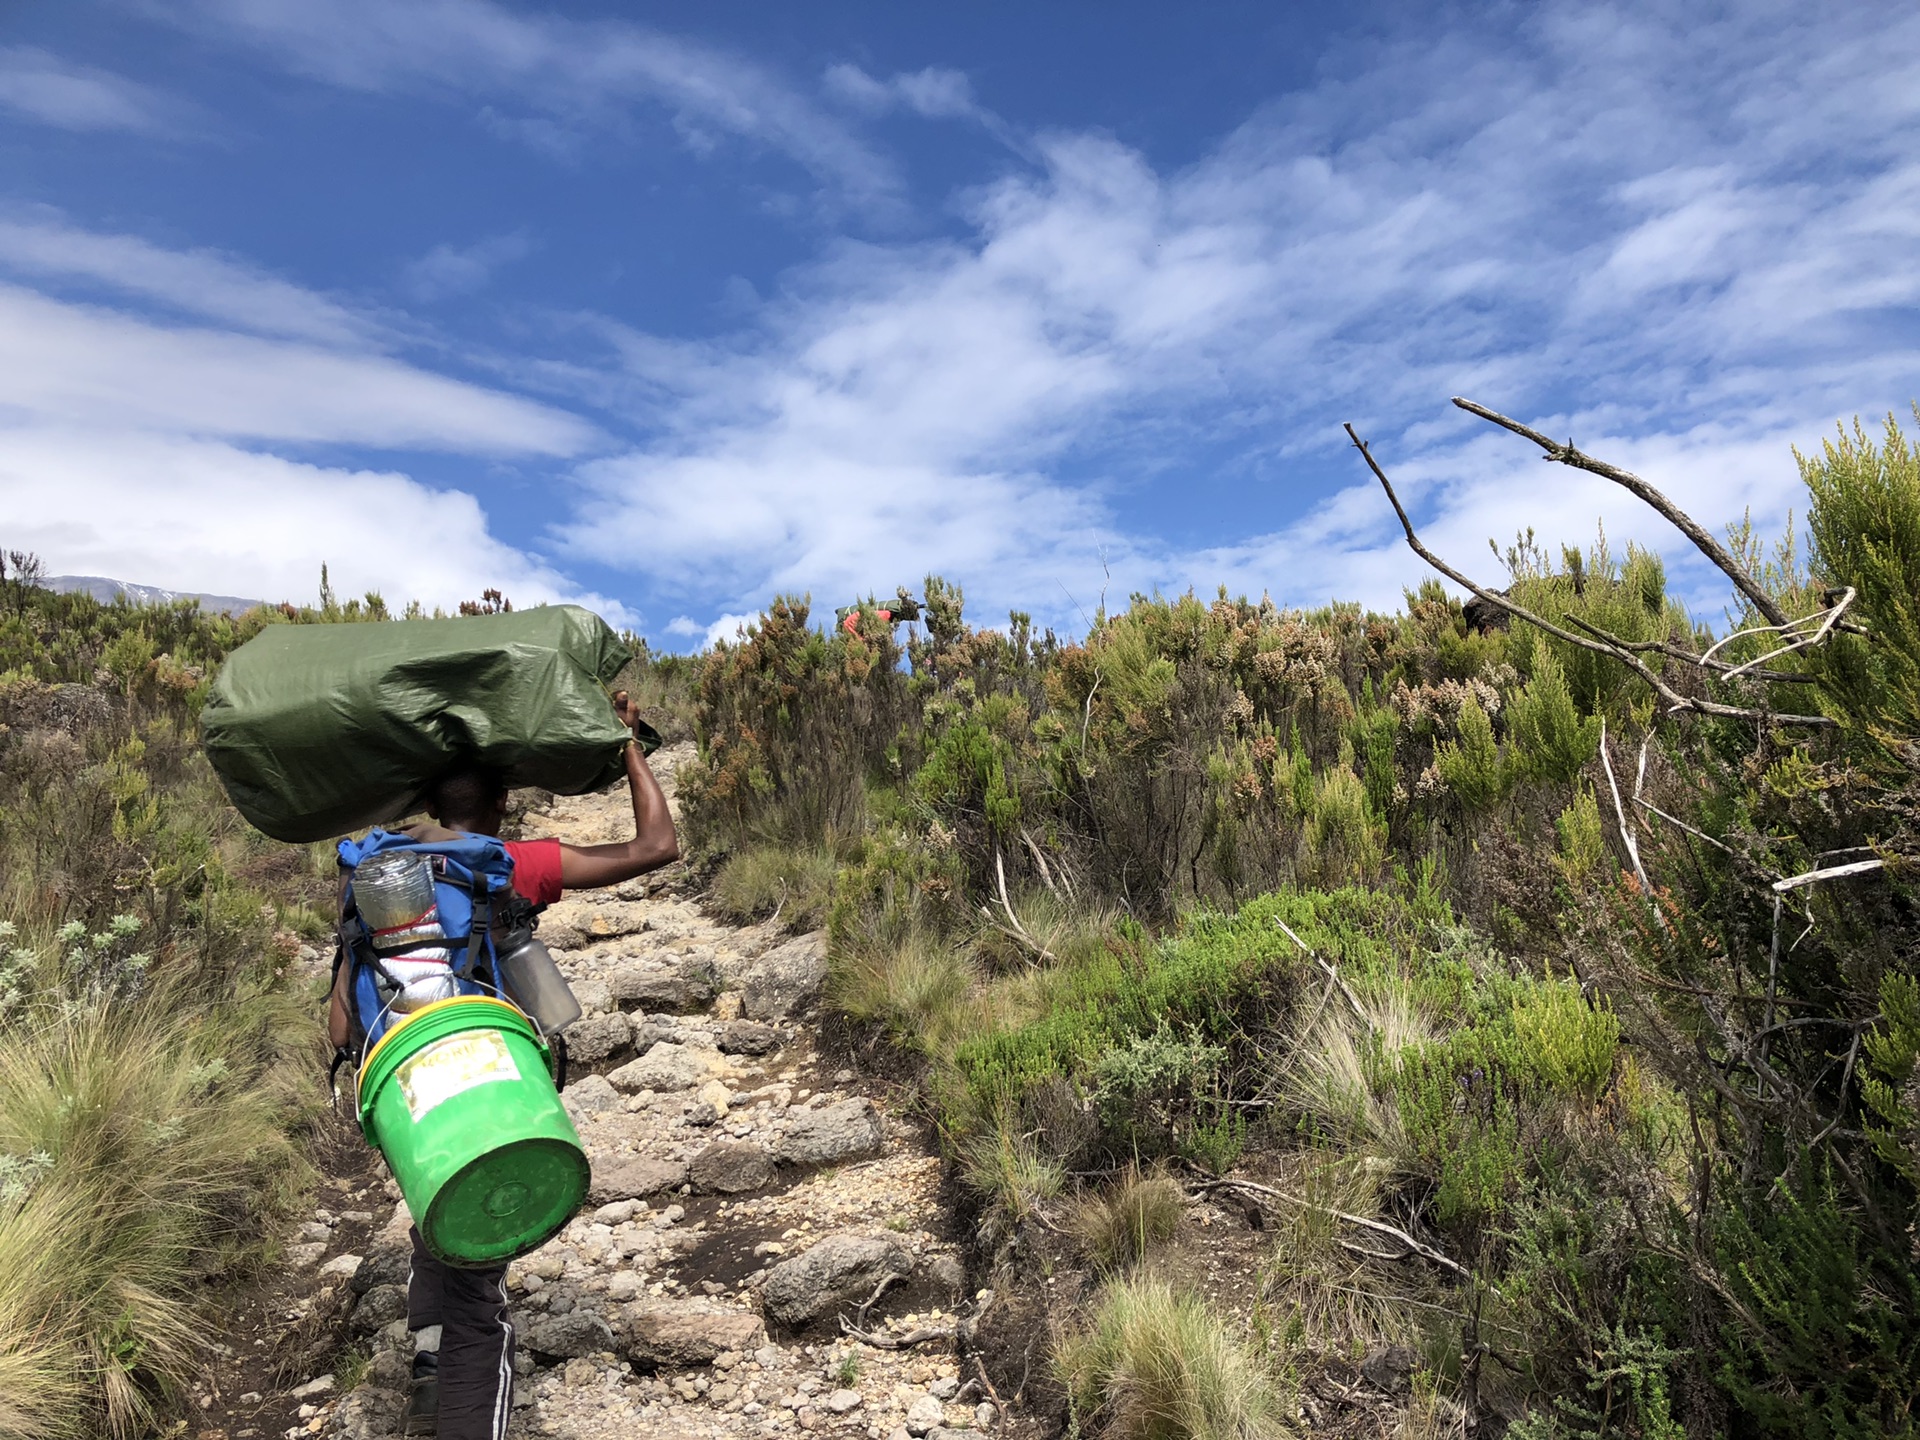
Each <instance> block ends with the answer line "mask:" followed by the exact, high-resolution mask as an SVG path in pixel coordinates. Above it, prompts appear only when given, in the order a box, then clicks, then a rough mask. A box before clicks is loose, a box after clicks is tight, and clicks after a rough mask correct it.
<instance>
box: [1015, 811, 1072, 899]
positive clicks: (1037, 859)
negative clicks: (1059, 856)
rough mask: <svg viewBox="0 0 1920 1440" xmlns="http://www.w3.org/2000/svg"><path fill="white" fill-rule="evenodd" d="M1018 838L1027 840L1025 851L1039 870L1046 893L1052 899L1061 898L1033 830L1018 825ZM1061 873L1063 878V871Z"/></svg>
mask: <svg viewBox="0 0 1920 1440" xmlns="http://www.w3.org/2000/svg"><path fill="white" fill-rule="evenodd" d="M1020 838H1021V839H1022V840H1024V841H1026V842H1027V851H1028V853H1029V854H1031V855H1032V856H1033V863H1034V865H1035V866H1036V867H1038V869H1039V871H1040V883H1041V884H1043V885H1045V886H1046V887H1047V891H1048V893H1049V894H1051V895H1052V896H1053V898H1054V899H1056V900H1059V899H1063V898H1064V897H1063V896H1062V895H1061V894H1060V887H1059V886H1058V885H1055V884H1054V883H1053V869H1052V867H1051V866H1049V865H1048V864H1047V856H1046V852H1045V851H1043V850H1042V849H1041V848H1040V842H1039V841H1037V840H1035V839H1034V838H1033V832H1032V831H1031V830H1029V829H1027V828H1026V827H1025V826H1024V825H1023V826H1021V827H1020ZM1062 874H1063V878H1064V872H1062Z"/></svg>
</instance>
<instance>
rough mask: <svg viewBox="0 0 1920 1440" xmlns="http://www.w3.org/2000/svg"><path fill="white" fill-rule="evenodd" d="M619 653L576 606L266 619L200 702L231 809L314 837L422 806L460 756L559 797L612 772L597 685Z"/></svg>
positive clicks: (614, 667)
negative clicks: (354, 619) (333, 620)
mask: <svg viewBox="0 0 1920 1440" xmlns="http://www.w3.org/2000/svg"><path fill="white" fill-rule="evenodd" d="M627 659H628V650H627V647H626V646H625V645H624V644H622V643H621V641H620V638H619V637H618V636H617V635H615V634H614V633H613V631H611V630H609V629H608V628H607V625H606V622H605V621H603V620H602V619H600V617H599V616H597V615H594V614H592V613H591V612H589V611H586V610H582V609H580V608H579V607H578V606H575V605H545V606H541V607H539V608H537V609H533V610H515V611H512V612H510V613H507V614H502V615H475V616H465V617H461V618H459V619H454V620H388V621H378V622H370V623H366V624H352V625H269V626H268V627H267V628H266V629H265V630H262V631H261V632H260V633H259V634H258V635H256V636H255V637H254V638H253V639H251V640H249V641H248V642H247V643H246V644H245V645H242V646H241V647H240V648H239V649H238V650H236V651H234V652H233V654H232V655H231V656H229V657H228V658H227V663H226V664H225V665H223V666H222V667H221V669H220V675H219V678H218V679H216V680H215V681H214V685H213V694H212V695H211V697H210V698H209V699H208V701H207V706H206V709H205V711H204V712H203V713H202V715H201V726H202V730H203V732H204V735H205V740H206V747H207V758H208V759H209V760H210V761H212V762H213V768H214V770H215V771H216V772H218V774H219V776H220V779H221V782H222V783H223V784H224V785H225V786H226V787H227V794H228V795H229V796H230V797H232V800H233V803H234V805H235V806H236V807H238V809H239V811H240V813H241V814H242V815H244V816H246V817H247V819H248V820H250V821H252V822H253V824H255V825H256V826H258V827H259V828H260V829H262V830H264V831H265V832H266V833H267V834H269V835H271V836H273V837H274V838H275V839H276V840H289V841H294V842H305V841H310V840H325V839H329V838H331V837H333V836H336V835H344V834H347V833H348V832H350V831H355V830H362V829H365V828H366V827H367V826H370V825H379V824H383V823H385V822H388V821H392V820H397V819H399V818H400V817H401V816H403V815H408V814H411V813H413V812H414V811H416V810H418V809H419V808H420V803H421V797H422V795H423V793H424V791H425V790H426V787H427V786H428V785H429V784H431V783H432V782H433V781H434V780H435V779H437V778H438V777H439V776H441V775H443V774H445V773H446V772H447V771H448V770H450V769H452V768H453V767H454V766H456V765H458V764H460V763H461V762H463V761H464V762H478V763H480V764H482V765H486V766H489V767H491V768H493V769H495V770H498V771H500V772H502V773H503V774H504V775H505V777H506V780H507V783H508V784H510V785H532V786H538V787H540V788H541V789H544V790H552V791H554V792H556V793H558V794H562V795H578V794H583V793H585V792H586V791H589V790H598V789H600V788H601V787H602V786H605V785H609V784H611V783H612V782H613V781H615V780H617V779H619V778H620V776H621V774H622V773H623V771H624V759H623V752H624V750H625V747H626V743H627V740H628V738H629V735H628V732H627V730H626V728H625V727H624V726H622V725H621V723H620V720H619V718H618V717H617V716H616V715H615V714H614V713H613V706H612V705H611V704H610V703H608V700H607V691H606V686H607V685H608V684H610V683H611V682H612V680H613V678H614V676H615V675H617V674H618V673H619V671H620V667H621V666H622V665H623V664H625V663H626V661H627Z"/></svg>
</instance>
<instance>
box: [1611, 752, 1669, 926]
mask: <svg viewBox="0 0 1920 1440" xmlns="http://www.w3.org/2000/svg"><path fill="white" fill-rule="evenodd" d="M1640 757H1641V763H1642V767H1643V769H1642V773H1643V774H1644V773H1645V770H1644V766H1645V762H1646V751H1645V750H1642V751H1641V752H1640ZM1600 768H1601V769H1602V770H1605V771H1606V772H1607V789H1609V790H1611V791H1612V792H1613V814H1614V818H1615V819H1617V820H1618V821H1619V822H1620V841H1621V843H1622V844H1623V845H1625V846H1626V847H1627V858H1628V859H1629V860H1631V861H1632V862H1633V873H1634V874H1635V875H1636V876H1638V877H1639V880H1640V888H1641V889H1642V890H1644V891H1645V892H1646V893H1647V894H1648V895H1651V894H1653V885H1652V883H1651V882H1650V881H1649V880H1648V879H1647V872H1646V867H1644V866H1643V865H1641V863H1640V846H1639V844H1638V843H1637V842H1636V841H1635V840H1634V838H1633V831H1632V829H1631V828H1630V827H1629V826H1628V825H1627V811H1626V807H1625V806H1623V805H1622V804H1621V803H1620V785H1619V782H1618V781H1616V780H1615V779H1614V778H1613V759H1612V757H1611V756H1610V755H1609V754H1608V753H1607V721H1606V717H1605V716H1604V715H1603V716H1601V718H1600ZM1663 923H1664V922H1663Z"/></svg>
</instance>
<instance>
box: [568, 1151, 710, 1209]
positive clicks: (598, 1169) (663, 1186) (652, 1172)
mask: <svg viewBox="0 0 1920 1440" xmlns="http://www.w3.org/2000/svg"><path fill="white" fill-rule="evenodd" d="M686 1183H687V1167H686V1166H685V1165H683V1164H681V1163H680V1162H679V1161H677V1160H650V1159H645V1158H635V1159H632V1160H615V1161H613V1162H612V1163H611V1164H602V1165H595V1166H594V1167H593V1179H592V1181H591V1182H590V1183H589V1184H588V1186H587V1203H588V1204H590V1205H609V1204H612V1203H613V1202H614V1201H616V1200H645V1199H647V1198H648V1197H649V1196H652V1195H658V1194H660V1193H661V1192H662V1191H663V1190H673V1189H677V1188H678V1187H680V1186H682V1185H684V1184H686Z"/></svg>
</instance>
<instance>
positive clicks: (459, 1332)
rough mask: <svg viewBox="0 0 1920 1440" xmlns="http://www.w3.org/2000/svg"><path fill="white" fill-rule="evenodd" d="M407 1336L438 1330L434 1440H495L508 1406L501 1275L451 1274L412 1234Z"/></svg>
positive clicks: (509, 1349)
mask: <svg viewBox="0 0 1920 1440" xmlns="http://www.w3.org/2000/svg"><path fill="white" fill-rule="evenodd" d="M412 1234H413V1270H412V1271H411V1273H409V1274H408V1276H407V1328H408V1329H409V1330H422V1329H425V1328H426V1327H427V1326H429V1325H438V1326H439V1327H440V1431H439V1435H440V1440H501V1437H503V1436H504V1435H505V1434H506V1433H507V1417H508V1415H509V1413H510V1412H511V1408H512V1405H513V1326H512V1325H511V1324H510V1323H508V1320H507V1290H506V1282H507V1270H506V1267H505V1266H504V1265H503V1266H501V1267H500V1268H499V1269H497V1270H458V1269H455V1268H454V1267H453V1266H451V1265H443V1264H441V1263H440V1262H439V1261H438V1260H436V1259H434V1258H433V1256H432V1255H430V1254H428V1253H427V1247H426V1246H425V1245H424V1244H422V1243H421V1240H420V1231H419V1230H418V1229H417V1228H416V1229H415V1230H414V1231H413V1232H412Z"/></svg>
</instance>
